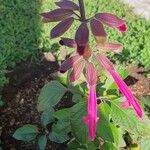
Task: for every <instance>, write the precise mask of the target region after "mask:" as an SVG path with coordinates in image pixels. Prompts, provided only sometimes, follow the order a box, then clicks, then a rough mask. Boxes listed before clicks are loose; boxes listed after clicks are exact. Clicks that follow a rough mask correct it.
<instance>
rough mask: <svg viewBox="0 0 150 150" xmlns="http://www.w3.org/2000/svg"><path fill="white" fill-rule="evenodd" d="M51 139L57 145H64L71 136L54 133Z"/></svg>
mask: <svg viewBox="0 0 150 150" xmlns="http://www.w3.org/2000/svg"><path fill="white" fill-rule="evenodd" d="M49 139H50V140H51V141H53V142H56V143H64V142H66V141H68V140H69V136H68V135H67V134H66V133H64V132H60V133H56V132H53V131H52V132H51V133H50V134H49Z"/></svg>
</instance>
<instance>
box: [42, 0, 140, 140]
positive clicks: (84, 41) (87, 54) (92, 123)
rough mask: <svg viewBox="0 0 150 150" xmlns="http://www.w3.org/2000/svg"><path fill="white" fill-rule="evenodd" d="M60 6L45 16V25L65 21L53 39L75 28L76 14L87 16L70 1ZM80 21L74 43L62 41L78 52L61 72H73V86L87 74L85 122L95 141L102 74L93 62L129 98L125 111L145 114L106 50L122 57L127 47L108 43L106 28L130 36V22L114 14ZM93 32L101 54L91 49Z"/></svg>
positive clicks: (52, 32) (61, 2)
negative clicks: (128, 25) (128, 23)
mask: <svg viewBox="0 0 150 150" xmlns="http://www.w3.org/2000/svg"><path fill="white" fill-rule="evenodd" d="M56 5H57V6H59V7H60V8H58V9H56V10H53V11H50V12H47V13H43V14H41V15H42V16H43V22H52V21H61V22H60V23H58V25H56V26H55V27H54V28H53V29H52V31H51V37H52V38H55V37H59V36H61V35H63V34H64V33H65V32H66V31H67V30H68V29H69V28H70V27H71V25H72V23H73V21H74V17H72V15H73V14H76V13H74V11H80V12H83V10H81V7H79V6H78V5H77V4H75V3H74V2H72V1H69V0H62V1H60V2H57V3H56ZM82 15H83V14H82ZM82 15H81V16H82ZM82 19H83V20H82ZM80 21H81V24H80V26H79V28H78V29H77V31H76V34H75V38H74V39H70V38H64V37H63V38H61V40H60V44H61V45H64V46H67V47H71V48H74V49H76V51H75V53H74V54H73V55H72V56H71V57H70V58H68V59H66V60H65V61H64V62H63V63H62V64H61V66H60V72H62V73H64V72H66V71H67V70H69V69H70V70H71V73H70V82H74V81H76V80H78V79H79V78H80V75H81V73H82V72H86V73H85V78H86V82H87V85H88V87H89V95H88V108H87V110H88V114H87V116H84V117H83V122H84V123H85V124H86V125H87V126H88V132H89V139H90V140H91V141H93V140H94V139H95V136H96V126H97V122H98V120H99V117H98V116H97V96H96V84H97V78H98V73H97V70H96V67H95V65H94V63H93V62H94V61H93V59H96V60H97V61H98V63H99V64H100V66H102V67H103V68H104V69H105V70H106V71H107V72H108V73H109V74H110V75H111V76H112V78H113V80H114V81H115V83H116V85H117V86H118V88H119V90H120V92H121V94H122V95H123V96H124V97H125V98H126V100H125V101H124V102H123V103H122V107H123V108H127V107H129V106H131V107H133V109H134V110H135V112H136V114H137V116H138V117H139V118H141V117H142V116H143V113H142V110H141V108H140V106H139V104H138V102H137V101H136V99H135V97H134V96H133V95H132V93H131V91H130V90H129V88H128V87H127V85H126V84H125V82H124V81H123V80H122V79H121V78H120V77H119V75H118V74H117V73H116V71H115V69H114V66H113V64H112V63H111V61H110V60H109V59H108V58H107V57H106V56H105V54H104V50H105V51H111V52H115V53H119V52H120V51H121V49H122V47H123V46H122V44H120V43H111V42H108V40H107V33H106V31H105V28H104V27H105V26H108V27H112V28H115V29H117V30H118V31H120V32H126V30H127V25H126V21H125V20H122V19H120V18H119V17H117V16H116V15H113V14H111V13H97V14H95V15H94V16H93V17H91V18H90V19H85V18H82V17H81V18H80ZM89 30H91V32H92V34H93V36H94V38H95V41H96V48H97V51H93V50H92V49H91V48H90V44H89ZM83 70H86V71H83Z"/></svg>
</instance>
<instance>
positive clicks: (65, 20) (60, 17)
mask: <svg viewBox="0 0 150 150" xmlns="http://www.w3.org/2000/svg"><path fill="white" fill-rule="evenodd" d="M55 4H56V5H57V6H58V7H60V8H58V9H55V10H53V11H50V12H46V13H42V14H41V16H42V17H43V19H42V22H44V23H48V22H57V21H61V22H60V23H58V24H57V25H56V26H55V27H54V28H53V29H52V30H51V33H50V36H51V38H56V37H59V36H61V35H63V34H64V33H65V32H66V31H67V30H68V29H69V28H70V27H71V25H72V24H73V22H74V18H73V17H71V16H72V15H73V13H74V11H76V10H79V6H78V5H77V4H75V3H74V2H72V1H69V0H62V1H59V2H56V3H55Z"/></svg>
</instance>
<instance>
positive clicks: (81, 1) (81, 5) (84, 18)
mask: <svg viewBox="0 0 150 150" xmlns="http://www.w3.org/2000/svg"><path fill="white" fill-rule="evenodd" d="M79 6H80V14H81V21H86V17H85V8H84V2H83V0H79Z"/></svg>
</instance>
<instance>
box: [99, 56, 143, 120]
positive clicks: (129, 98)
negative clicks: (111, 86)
mask: <svg viewBox="0 0 150 150" xmlns="http://www.w3.org/2000/svg"><path fill="white" fill-rule="evenodd" d="M97 58H98V60H99V62H100V64H101V65H102V66H103V67H104V68H105V69H106V70H107V71H108V72H109V73H110V74H111V76H112V77H113V79H114V81H115V82H116V84H117V86H118V88H119V90H120V92H121V93H122V95H123V96H125V97H126V100H127V101H128V103H127V102H126V101H125V102H123V103H122V106H123V107H127V106H130V105H132V107H133V108H134V110H135V112H136V114H137V116H138V117H139V118H142V116H143V112H142V109H141V108H140V105H139V104H138V103H137V101H136V99H135V97H134V96H133V95H132V93H131V91H130V90H129V88H128V86H127V85H126V84H125V82H124V81H123V80H122V79H121V78H120V77H119V75H118V74H117V73H116V72H115V70H114V68H112V67H111V66H110V64H111V62H110V61H109V59H108V58H107V57H105V56H102V55H100V54H99V55H98V56H97Z"/></svg>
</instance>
